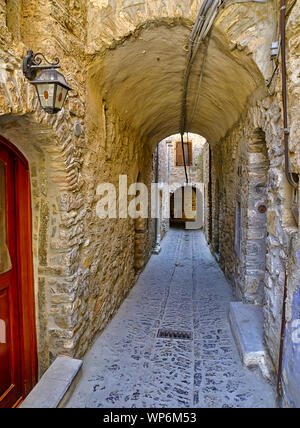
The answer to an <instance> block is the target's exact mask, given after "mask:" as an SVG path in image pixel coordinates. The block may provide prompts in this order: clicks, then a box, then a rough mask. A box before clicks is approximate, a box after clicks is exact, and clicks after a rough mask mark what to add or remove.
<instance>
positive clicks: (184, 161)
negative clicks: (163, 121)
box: [181, 134, 189, 184]
mask: <svg viewBox="0 0 300 428" xmlns="http://www.w3.org/2000/svg"><path fill="white" fill-rule="evenodd" d="M183 137H184V134H181V147H182V155H183V165H184V172H185V179H186V183H187V184H188V182H189V177H188V173H187V169H186V159H185V150H184V138H183Z"/></svg>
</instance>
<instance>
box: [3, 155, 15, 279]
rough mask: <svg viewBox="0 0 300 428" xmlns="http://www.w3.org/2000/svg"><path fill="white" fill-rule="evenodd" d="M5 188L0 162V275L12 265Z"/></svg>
mask: <svg viewBox="0 0 300 428" xmlns="http://www.w3.org/2000/svg"><path fill="white" fill-rule="evenodd" d="M5 197H6V187H5V166H4V164H3V163H2V162H0V275H2V274H3V273H6V272H8V271H9V270H10V269H11V267H12V265H11V260H10V255H9V252H8V248H7V244H6V212H5V210H6V201H5Z"/></svg>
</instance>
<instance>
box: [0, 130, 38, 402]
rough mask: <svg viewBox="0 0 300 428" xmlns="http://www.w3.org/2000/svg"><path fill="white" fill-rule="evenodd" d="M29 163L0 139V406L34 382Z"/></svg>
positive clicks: (19, 397)
mask: <svg viewBox="0 0 300 428" xmlns="http://www.w3.org/2000/svg"><path fill="white" fill-rule="evenodd" d="M34 314H35V311H34V291H33V271H32V245H31V198H30V179H29V169H28V163H27V161H26V159H25V158H24V157H23V155H22V154H21V153H20V152H19V151H18V149H16V148H15V147H14V146H13V145H12V144H10V143H9V142H8V141H7V140H6V139H4V138H3V137H0V408H5V407H6V408H7V407H17V406H18V405H20V403H21V402H22V401H23V399H24V398H25V397H26V395H28V393H29V392H30V390H31V389H32V388H33V386H34V385H35V383H36V380H37V357H36V335H35V315H34Z"/></svg>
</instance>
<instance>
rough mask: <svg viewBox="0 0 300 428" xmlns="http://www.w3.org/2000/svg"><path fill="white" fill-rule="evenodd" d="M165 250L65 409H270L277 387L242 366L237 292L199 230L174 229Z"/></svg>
mask: <svg viewBox="0 0 300 428" xmlns="http://www.w3.org/2000/svg"><path fill="white" fill-rule="evenodd" d="M162 247H163V248H162V252H161V254H160V255H159V256H153V257H152V258H151V260H150V262H149V263H148V265H147V267H146V269H145V270H144V272H143V274H142V275H141V276H140V278H139V281H138V282H137V284H136V286H135V287H134V288H133V290H132V291H131V293H130V295H129V296H128V298H127V299H126V300H125V302H124V303H123V305H122V306H121V308H120V310H119V311H118V313H117V315H116V316H115V317H114V319H113V320H112V321H111V323H110V324H109V325H108V327H107V328H106V329H105V331H104V332H103V333H102V334H101V335H100V336H99V337H98V339H97V340H96V342H95V344H94V345H93V347H92V349H91V350H90V351H89V353H88V354H87V356H86V358H85V360H84V368H83V376H82V378H81V380H80V383H79V384H78V385H77V388H76V390H75V392H74V394H73V395H72V397H71V400H70V402H69V404H68V407H103V408H114V407H116V408H122V407H124V408H131V407H133V408H144V407H148V408H160V407H161V408H189V407H190V408H195V407H201V408H203V407H204V408H217V407H250V408H254V407H273V405H274V395H273V389H272V387H271V386H270V385H269V384H268V383H267V382H265V381H264V380H263V379H262V377H261V376H260V374H259V373H258V372H257V371H250V370H249V369H247V368H245V367H243V366H242V364H241V361H240V358H239V355H238V352H237V349H236V346H235V343H234V340H233V337H232V335H231V331H230V327H229V323H228V306H229V302H230V301H232V300H233V296H232V292H231V289H230V286H229V285H228V282H227V281H226V279H225V278H224V275H223V273H222V272H221V270H220V268H219V267H218V265H217V263H216V262H215V261H214V259H213V258H212V256H211V254H210V252H209V249H208V247H207V245H206V242H205V240H204V237H203V234H202V232H200V231H185V230H177V229H176V230H171V231H170V232H169V234H168V235H167V237H166V238H165V239H164V241H163V245H162ZM159 328H168V329H173V330H184V331H191V332H193V340H175V339H160V338H157V333H158V329H159Z"/></svg>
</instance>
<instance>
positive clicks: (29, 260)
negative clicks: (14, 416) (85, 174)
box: [0, 135, 38, 405]
mask: <svg viewBox="0 0 300 428" xmlns="http://www.w3.org/2000/svg"><path fill="white" fill-rule="evenodd" d="M0 144H2V145H4V146H5V147H6V148H7V149H8V150H9V151H10V152H11V153H12V155H13V157H14V175H15V200H16V247H17V281H18V299H19V313H20V330H21V331H20V342H21V387H22V397H21V398H20V400H19V403H16V405H18V404H20V402H21V401H22V400H24V398H25V397H26V396H27V395H28V394H29V392H30V391H31V390H32V388H33V387H34V385H35V384H36V383H37V379H38V360H37V340H36V324H35V299H34V283H33V256H32V220H31V219H32V211H31V187H30V173H29V165H28V162H27V160H26V159H25V157H24V156H23V154H22V153H21V152H20V151H19V150H18V149H17V148H16V147H15V146H14V145H13V144H11V143H10V142H9V141H8V140H6V139H5V138H4V137H2V136H1V135H0Z"/></svg>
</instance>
